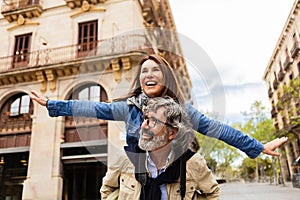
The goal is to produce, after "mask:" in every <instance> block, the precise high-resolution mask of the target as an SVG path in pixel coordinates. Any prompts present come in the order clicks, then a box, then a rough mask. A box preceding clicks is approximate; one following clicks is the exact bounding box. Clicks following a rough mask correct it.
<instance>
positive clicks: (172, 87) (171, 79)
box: [124, 54, 184, 105]
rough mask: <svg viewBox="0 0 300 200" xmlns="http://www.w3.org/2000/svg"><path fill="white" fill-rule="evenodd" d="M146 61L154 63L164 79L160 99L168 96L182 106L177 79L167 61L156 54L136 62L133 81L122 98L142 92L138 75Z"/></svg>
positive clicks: (182, 101)
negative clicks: (136, 67)
mask: <svg viewBox="0 0 300 200" xmlns="http://www.w3.org/2000/svg"><path fill="white" fill-rule="evenodd" d="M147 60H153V61H154V62H156V63H157V64H158V65H159V67H160V69H161V71H162V74H163V77H164V90H163V92H162V94H161V97H165V96H169V97H172V98H173V99H174V100H175V101H176V102H178V103H180V104H181V105H183V103H184V96H183V93H182V90H181V89H180V87H179V84H178V81H177V78H176V76H175V74H174V72H173V69H172V68H171V66H170V64H169V63H168V61H166V60H165V59H164V58H163V57H161V56H159V55H157V54H151V55H147V56H145V57H143V58H142V59H140V61H139V62H138V64H137V66H138V69H137V70H136V73H135V76H134V79H133V80H134V81H133V83H132V85H131V87H130V90H129V93H128V94H127V95H126V96H125V97H124V98H128V97H132V96H137V95H138V94H140V93H141V92H142V88H141V85H140V73H141V66H142V64H143V63H144V62H145V61H147Z"/></svg>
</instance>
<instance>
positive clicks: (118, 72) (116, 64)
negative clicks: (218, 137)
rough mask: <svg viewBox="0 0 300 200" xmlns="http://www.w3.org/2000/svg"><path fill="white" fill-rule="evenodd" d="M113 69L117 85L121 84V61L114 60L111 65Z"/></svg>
mask: <svg viewBox="0 0 300 200" xmlns="http://www.w3.org/2000/svg"><path fill="white" fill-rule="evenodd" d="M111 67H112V70H113V72H114V77H115V81H116V82H117V83H119V82H120V81H121V75H122V72H121V67H120V64H119V59H117V60H114V61H113V62H112V63H111Z"/></svg>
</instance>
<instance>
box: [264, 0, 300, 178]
mask: <svg viewBox="0 0 300 200" xmlns="http://www.w3.org/2000/svg"><path fill="white" fill-rule="evenodd" d="M299 11H300V1H299V0H296V1H295V3H294V5H293V8H292V10H291V11H290V14H289V16H288V19H287V21H286V24H285V26H284V28H283V30H282V33H281V35H280V38H279V40H278V42H277V45H276V47H275V50H274V52H273V55H272V57H271V59H270V62H269V64H268V66H267V68H266V70H265V73H264V77H263V78H264V80H265V81H266V84H267V88H268V96H269V99H270V102H271V105H272V110H271V115H272V119H273V123H274V127H275V130H276V134H277V136H278V137H280V136H283V135H285V136H288V137H289V141H288V142H287V143H286V144H285V145H284V147H283V148H282V149H281V150H282V152H283V156H282V157H281V164H282V165H281V166H282V169H283V170H282V172H283V177H284V179H285V180H291V179H292V177H293V174H294V173H299V172H300V168H299V166H300V126H299V125H300V120H299V117H300V92H299V91H300V84H299V83H300V82H299V81H300V52H299V50H300V27H299V24H300V14H299Z"/></svg>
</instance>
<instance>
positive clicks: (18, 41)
mask: <svg viewBox="0 0 300 200" xmlns="http://www.w3.org/2000/svg"><path fill="white" fill-rule="evenodd" d="M30 43H31V33H30V34H25V35H20V36H16V38H15V48H14V58H13V67H23V66H27V64H28V62H29V53H30Z"/></svg>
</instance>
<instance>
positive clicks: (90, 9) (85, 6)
mask: <svg viewBox="0 0 300 200" xmlns="http://www.w3.org/2000/svg"><path fill="white" fill-rule="evenodd" d="M105 11H106V9H105V8H104V7H102V8H95V7H92V6H91V5H90V4H89V2H88V1H83V2H82V4H81V8H80V11H78V12H76V13H74V14H72V15H71V16H70V17H71V18H74V17H77V16H78V15H81V14H84V13H86V12H105Z"/></svg>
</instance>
